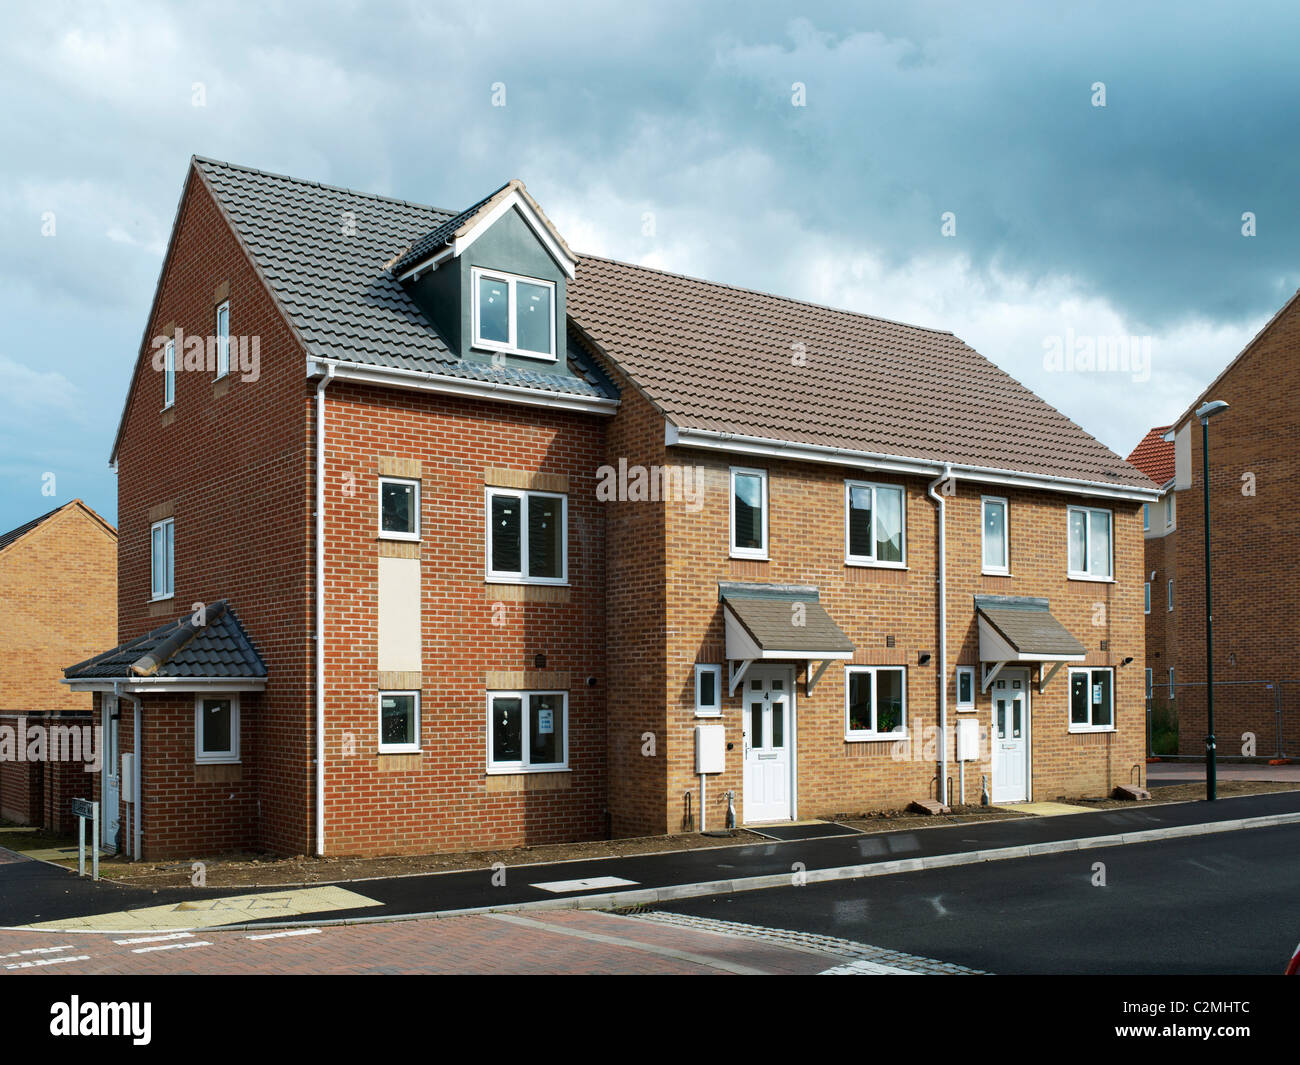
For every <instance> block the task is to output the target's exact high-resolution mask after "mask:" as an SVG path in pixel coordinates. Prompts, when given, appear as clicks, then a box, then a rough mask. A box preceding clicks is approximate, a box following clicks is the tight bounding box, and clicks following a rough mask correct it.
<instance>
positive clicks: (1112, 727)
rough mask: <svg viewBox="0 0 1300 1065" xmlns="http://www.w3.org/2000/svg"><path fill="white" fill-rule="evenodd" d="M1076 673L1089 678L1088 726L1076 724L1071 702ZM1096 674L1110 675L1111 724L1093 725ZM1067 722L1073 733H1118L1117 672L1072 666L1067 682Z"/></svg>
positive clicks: (1102, 667) (1093, 667)
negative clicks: (1083, 674) (1093, 690)
mask: <svg viewBox="0 0 1300 1065" xmlns="http://www.w3.org/2000/svg"><path fill="white" fill-rule="evenodd" d="M1076 673H1086V674H1087V676H1088V723H1087V724H1086V725H1078V724H1075V721H1074V706H1073V704H1072V703H1071V702H1070V699H1071V694H1072V692H1073V690H1074V675H1075V674H1076ZM1094 673H1109V674H1110V724H1109V725H1094V724H1093V723H1092V714H1093V708H1092V707H1093V704H1092V675H1093V674H1094ZM1065 693H1066V694H1065V698H1066V707H1065V720H1066V722H1067V723H1068V725H1069V730H1070V731H1071V732H1115V731H1117V728H1116V722H1117V721H1118V720H1119V710H1118V708H1117V706H1118V703H1119V693H1118V692H1116V690H1115V670H1114V667H1112V666H1071V667H1070V669H1069V672H1068V675H1067V677H1066V682H1065Z"/></svg>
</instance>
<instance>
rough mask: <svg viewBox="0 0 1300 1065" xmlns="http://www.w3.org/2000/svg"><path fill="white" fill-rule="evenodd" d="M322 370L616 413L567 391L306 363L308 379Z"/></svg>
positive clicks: (348, 377) (613, 404)
mask: <svg viewBox="0 0 1300 1065" xmlns="http://www.w3.org/2000/svg"><path fill="white" fill-rule="evenodd" d="M322 369H327V370H328V372H330V373H332V374H333V375H334V376H335V377H337V378H338V379H339V380H340V381H357V382H359V383H361V384H372V385H384V386H386V387H388V388H410V389H415V390H417V391H421V392H439V393H442V394H444V395H449V396H467V397H470V398H473V399H494V400H498V401H500V402H502V403H522V404H524V405H526V406H533V407H547V408H549V409H551V410H571V411H578V412H580V413H583V414H613V413H614V412H615V411H617V410H618V400H616V399H605V398H603V397H599V398H598V397H595V396H577V395H573V394H571V393H568V392H552V391H549V390H546V389H540V388H521V387H520V386H519V385H507V384H503V383H502V382H500V381H478V380H474V379H472V378H464V377H452V376H450V375H448V374H437V373H430V372H427V371H424V370H402V369H397V368H396V367H391V366H361V365H356V364H352V363H345V362H333V361H328V362H327V361H324V360H316V359H309V360H308V361H307V376H308V377H314V376H316V374H318V373H320V372H322Z"/></svg>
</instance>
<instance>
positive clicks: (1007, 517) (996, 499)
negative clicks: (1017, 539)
mask: <svg viewBox="0 0 1300 1065" xmlns="http://www.w3.org/2000/svg"><path fill="white" fill-rule="evenodd" d="M990 503H996V504H999V505H1001V507H1002V565H1001V566H990V565H988V564H987V563H986V562H985V561H984V532H985V529H984V508H985V507H987V506H988V505H989V504H990ZM980 572H982V573H987V574H990V575H992V576H995V577H1006V576H1009V575H1010V574H1011V504H1010V503H1008V502H1007V500H1006V498H1005V497H1003V496H980Z"/></svg>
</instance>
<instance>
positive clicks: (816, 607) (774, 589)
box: [718, 583, 853, 655]
mask: <svg viewBox="0 0 1300 1065" xmlns="http://www.w3.org/2000/svg"><path fill="white" fill-rule="evenodd" d="M718 592H719V595H720V596H721V598H722V600H723V602H725V603H726V604H727V609H728V610H730V611H731V613H732V616H733V617H735V619H736V620H737V621H739V622H740V624H741V625H742V626H743V627H744V629H745V631H746V632H748V633H749V635H750V636H751V637H753V640H754V642H755V643H756V644H758V646H759V647H761V648H763V649H764V650H765V651H790V652H792V653H795V654H812V655H816V654H817V653H819V652H825V651H839V652H843V651H852V650H853V641H852V640H850V639H849V638H848V636H846V635H845V634H844V630H843V629H841V628H840V627H839V626H838V625H837V624H835V621H834V620H833V619H832V618H831V616H830V614H828V613H827V612H826V608H825V607H824V606H822V605H821V603H820V601H819V599H820V595H819V593H818V591H817V589H816V588H811V587H808V588H805V587H793V586H790V585H772V584H722V583H720V584H719V585H718ZM795 603H799V604H801V605H802V607H803V610H802V612H801V613H800V615H799V617H800V620H801V621H802V624H795V623H794V620H793V619H794V618H795V616H796V615H795V612H794V611H793V610H792V609H791V607H792V605H793V604H795Z"/></svg>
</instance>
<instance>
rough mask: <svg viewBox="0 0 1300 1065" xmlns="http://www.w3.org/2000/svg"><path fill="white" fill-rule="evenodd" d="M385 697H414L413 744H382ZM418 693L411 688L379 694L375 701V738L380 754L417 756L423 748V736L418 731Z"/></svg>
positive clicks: (396, 689) (385, 690)
mask: <svg viewBox="0 0 1300 1065" xmlns="http://www.w3.org/2000/svg"><path fill="white" fill-rule="evenodd" d="M385 695H413V696H415V742H414V743H385V742H384V696H385ZM420 726H421V721H420V692H419V690H418V689H412V688H385V689H383V690H382V691H380V692H379V697H378V699H376V700H375V730H376V731H375V738H376V740H377V742H378V746H379V753H380V754H419V753H420V751H421V750H423V747H422V746H421V739H422V738H423V734H422V733H421V731H420Z"/></svg>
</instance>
